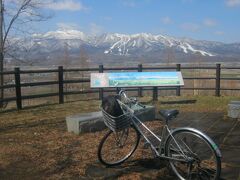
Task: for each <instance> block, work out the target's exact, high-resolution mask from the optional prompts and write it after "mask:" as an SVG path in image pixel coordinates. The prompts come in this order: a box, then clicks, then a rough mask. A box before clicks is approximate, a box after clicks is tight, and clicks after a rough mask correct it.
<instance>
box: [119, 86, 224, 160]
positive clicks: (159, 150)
mask: <svg viewBox="0 0 240 180" xmlns="http://www.w3.org/2000/svg"><path fill="white" fill-rule="evenodd" d="M119 95H120V96H121V95H122V96H123V98H124V99H125V100H127V102H130V106H129V105H127V104H125V103H124V102H121V101H119V103H120V104H121V105H122V106H124V107H125V108H126V109H127V111H129V112H130V113H131V117H132V118H131V120H132V123H133V125H134V126H135V128H136V129H137V130H138V132H139V133H140V134H141V136H142V137H143V138H144V140H145V141H146V142H147V144H149V145H150V147H151V149H152V150H153V151H154V153H155V154H156V156H157V157H159V158H163V159H168V160H175V161H181V162H186V163H188V162H190V161H191V159H189V157H188V156H187V155H186V154H185V153H184V151H185V150H183V149H182V148H181V147H180V145H179V143H178V142H177V141H176V140H175V138H174V137H173V135H172V134H173V133H174V132H175V131H179V130H188V131H191V132H195V133H197V134H198V135H199V136H202V137H204V138H205V139H207V140H208V142H210V144H212V145H213V147H214V149H215V151H216V153H217V156H218V157H221V152H220V150H219V148H218V147H217V145H216V144H215V143H214V142H213V141H212V140H211V138H209V137H208V136H207V135H206V134H204V133H202V132H201V131H199V130H197V129H194V128H189V127H182V128H176V129H174V130H171V129H169V127H168V125H167V124H165V125H164V126H163V130H162V135H161V136H160V137H159V136H157V135H156V134H155V133H154V132H152V130H151V129H149V128H148V127H147V126H146V125H145V124H144V123H143V122H142V121H141V120H140V119H139V118H138V117H137V116H136V115H135V114H134V111H133V110H132V109H131V105H134V103H131V99H129V98H128V97H127V95H126V94H125V92H124V91H123V90H121V91H120V92H119ZM137 103H138V102H137ZM139 124H140V125H141V126H142V127H143V128H144V129H146V130H147V132H149V133H150V134H151V135H152V136H153V137H154V138H155V139H157V141H158V142H159V143H160V146H159V147H155V146H154V145H153V143H152V142H151V140H150V139H149V138H148V137H147V136H146V135H145V133H144V132H143V131H142V130H141V128H140V127H139ZM169 136H171V138H172V139H173V141H174V143H175V144H176V146H177V148H178V149H173V150H176V151H178V152H181V154H182V156H183V157H184V159H185V160H183V159H177V158H173V157H168V156H166V155H165V142H166V140H167V138H169ZM185 152H186V151H185Z"/></svg>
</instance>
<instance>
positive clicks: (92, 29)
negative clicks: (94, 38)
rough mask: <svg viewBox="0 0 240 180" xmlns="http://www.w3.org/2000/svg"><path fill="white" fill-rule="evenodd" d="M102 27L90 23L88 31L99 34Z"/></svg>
mask: <svg viewBox="0 0 240 180" xmlns="http://www.w3.org/2000/svg"><path fill="white" fill-rule="evenodd" d="M103 30H104V28H103V27H102V26H99V25H97V24H95V23H91V24H90V33H91V34H92V35H99V34H101V33H102V32H103Z"/></svg>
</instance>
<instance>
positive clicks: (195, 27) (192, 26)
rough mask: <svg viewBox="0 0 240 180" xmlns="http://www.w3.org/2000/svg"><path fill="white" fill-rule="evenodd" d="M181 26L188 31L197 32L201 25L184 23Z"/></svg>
mask: <svg viewBox="0 0 240 180" xmlns="http://www.w3.org/2000/svg"><path fill="white" fill-rule="evenodd" d="M181 28H182V29H184V30H186V31H191V32H197V31H198V30H199V29H200V25H198V24H195V23H183V24H182V25H181Z"/></svg>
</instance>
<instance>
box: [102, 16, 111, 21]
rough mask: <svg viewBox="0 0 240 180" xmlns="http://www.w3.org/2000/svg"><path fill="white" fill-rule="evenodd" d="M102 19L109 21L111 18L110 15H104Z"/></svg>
mask: <svg viewBox="0 0 240 180" xmlns="http://www.w3.org/2000/svg"><path fill="white" fill-rule="evenodd" d="M103 19H104V20H105V21H111V20H112V17H110V16H105V17H103Z"/></svg>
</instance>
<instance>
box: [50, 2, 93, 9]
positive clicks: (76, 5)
mask: <svg viewBox="0 0 240 180" xmlns="http://www.w3.org/2000/svg"><path fill="white" fill-rule="evenodd" d="M47 8H49V9H53V10H67V11H85V10H87V9H88V8H87V7H85V6H84V5H83V4H82V3H81V2H79V1H76V0H58V1H51V2H50V3H49V4H48V5H47Z"/></svg>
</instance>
